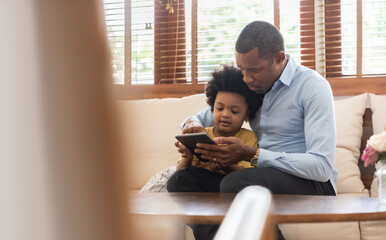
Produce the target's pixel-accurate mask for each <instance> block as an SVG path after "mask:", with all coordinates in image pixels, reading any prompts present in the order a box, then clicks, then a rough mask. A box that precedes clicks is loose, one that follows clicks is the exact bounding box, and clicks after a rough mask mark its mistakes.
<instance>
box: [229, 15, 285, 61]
mask: <svg viewBox="0 0 386 240" xmlns="http://www.w3.org/2000/svg"><path fill="white" fill-rule="evenodd" d="M254 48H257V50H258V52H259V57H261V58H264V59H273V57H274V56H275V54H276V53H278V52H280V51H284V39H283V35H282V34H281V33H280V31H279V29H277V28H276V27H275V26H274V25H272V24H270V23H268V22H264V21H254V22H251V23H249V24H248V25H247V26H245V27H244V29H243V30H242V31H241V33H240V35H239V37H238V38H237V41H236V51H237V52H238V53H247V52H250V51H252V50H253V49H254Z"/></svg>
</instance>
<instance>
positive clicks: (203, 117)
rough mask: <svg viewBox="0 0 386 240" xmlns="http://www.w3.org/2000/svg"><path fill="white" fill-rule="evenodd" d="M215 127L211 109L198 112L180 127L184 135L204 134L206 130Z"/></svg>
mask: <svg viewBox="0 0 386 240" xmlns="http://www.w3.org/2000/svg"><path fill="white" fill-rule="evenodd" d="M213 125H214V119H213V112H212V111H211V110H210V108H207V109H204V110H202V111H200V112H198V113H197V114H196V115H194V116H192V117H189V118H187V119H185V121H184V122H183V123H181V125H180V127H181V129H182V133H194V132H203V131H205V129H204V128H206V127H211V126H213Z"/></svg>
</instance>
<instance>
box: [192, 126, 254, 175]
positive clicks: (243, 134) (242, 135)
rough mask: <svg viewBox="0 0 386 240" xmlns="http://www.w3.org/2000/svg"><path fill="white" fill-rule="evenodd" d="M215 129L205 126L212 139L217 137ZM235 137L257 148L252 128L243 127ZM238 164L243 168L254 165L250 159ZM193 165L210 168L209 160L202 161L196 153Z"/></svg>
mask: <svg viewBox="0 0 386 240" xmlns="http://www.w3.org/2000/svg"><path fill="white" fill-rule="evenodd" d="M213 129H214V127H208V128H205V130H206V132H207V133H208V135H209V137H211V138H212V139H213V138H215V136H214V133H213ZM234 137H236V138H238V139H240V140H241V141H242V142H243V143H244V144H245V145H248V146H251V147H255V148H256V147H257V138H256V135H255V133H254V132H253V131H251V130H248V129H245V128H241V129H240V131H238V132H237V133H236V135H234ZM236 165H237V166H240V167H243V168H251V167H252V166H251V163H250V161H249V160H247V161H245V160H241V161H239V162H238V163H236ZM192 166H195V167H200V168H205V169H208V170H209V162H202V161H200V160H199V159H198V158H197V157H196V156H194V155H193V161H192ZM219 172H223V171H219Z"/></svg>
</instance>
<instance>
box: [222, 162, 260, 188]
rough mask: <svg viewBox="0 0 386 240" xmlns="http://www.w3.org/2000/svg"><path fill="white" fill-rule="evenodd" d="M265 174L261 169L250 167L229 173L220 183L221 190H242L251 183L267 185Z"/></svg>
mask: <svg viewBox="0 0 386 240" xmlns="http://www.w3.org/2000/svg"><path fill="white" fill-rule="evenodd" d="M265 175H266V174H264V173H263V171H262V170H261V169H257V168H248V169H243V170H240V171H235V172H232V173H229V174H228V175H226V176H225V177H224V179H223V180H222V181H221V184H220V192H229V193H232V192H233V193H235V192H240V191H241V190H243V189H244V188H245V187H248V186H250V185H258V186H263V187H267V184H266V179H265Z"/></svg>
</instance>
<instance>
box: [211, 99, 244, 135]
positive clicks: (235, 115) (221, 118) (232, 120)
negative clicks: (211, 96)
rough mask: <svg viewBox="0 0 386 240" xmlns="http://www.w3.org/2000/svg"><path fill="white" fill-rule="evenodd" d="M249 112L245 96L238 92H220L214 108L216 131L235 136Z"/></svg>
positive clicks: (219, 133) (220, 133)
mask: <svg viewBox="0 0 386 240" xmlns="http://www.w3.org/2000/svg"><path fill="white" fill-rule="evenodd" d="M247 113H248V105H247V102H246V100H245V97H243V96H241V95H240V94H237V93H231V92H218V93H217V96H216V100H215V102H214V108H213V114H214V122H215V124H216V128H215V133H217V134H218V135H220V136H234V135H235V134H236V133H237V132H238V131H239V130H240V128H241V126H242V125H243V122H244V121H245V120H247Z"/></svg>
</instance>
